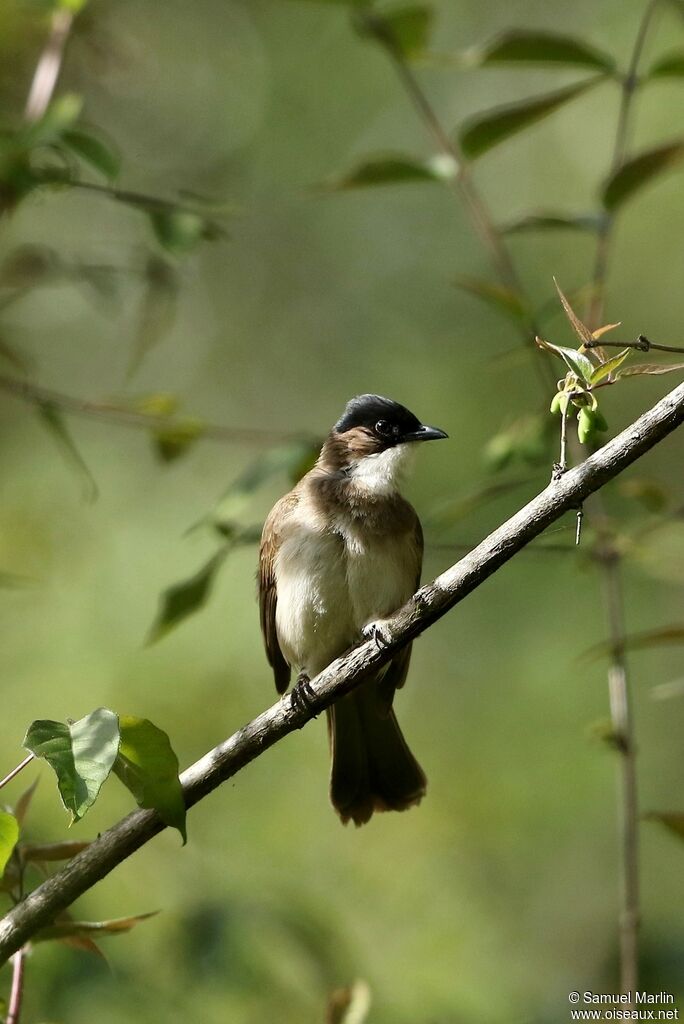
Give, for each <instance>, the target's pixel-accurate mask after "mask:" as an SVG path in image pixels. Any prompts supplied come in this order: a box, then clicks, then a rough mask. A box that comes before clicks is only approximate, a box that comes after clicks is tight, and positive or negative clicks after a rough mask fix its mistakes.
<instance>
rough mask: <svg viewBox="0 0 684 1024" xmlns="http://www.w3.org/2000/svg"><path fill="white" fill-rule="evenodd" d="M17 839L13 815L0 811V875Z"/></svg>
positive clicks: (17, 832)
mask: <svg viewBox="0 0 684 1024" xmlns="http://www.w3.org/2000/svg"><path fill="white" fill-rule="evenodd" d="M18 839H19V822H18V821H17V819H16V818H15V817H14V815H13V814H8V813H7V811H0V875H2V873H3V871H4V870H5V867H6V866H7V861H8V860H9V859H10V857H11V856H12V850H13V849H14V847H15V846H16V845H17V841H18Z"/></svg>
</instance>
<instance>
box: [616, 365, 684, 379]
mask: <svg viewBox="0 0 684 1024" xmlns="http://www.w3.org/2000/svg"><path fill="white" fill-rule="evenodd" d="M677 370H684V363H637V364H636V365H635V366H626V367H625V368H624V370H620V371H619V372H618V373H617V374H616V377H640V376H643V375H644V374H647V375H650V376H652V377H660V376H662V374H663V373H674V372H675V371H677Z"/></svg>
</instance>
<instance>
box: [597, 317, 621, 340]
mask: <svg viewBox="0 0 684 1024" xmlns="http://www.w3.org/2000/svg"><path fill="white" fill-rule="evenodd" d="M621 325H622V320H618V322H617V323H615V324H604V325H603V327H597V328H596V330H595V331H592V332H591V336H592V338H593V339H594V341H598V339H599V338H602V337H603V335H604V334H607V333H608V331H614V330H615V328H616V327H620V326H621Z"/></svg>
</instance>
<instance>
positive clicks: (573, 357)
mask: <svg viewBox="0 0 684 1024" xmlns="http://www.w3.org/2000/svg"><path fill="white" fill-rule="evenodd" d="M536 342H537V345H538V346H539V348H543V349H546V350H547V351H549V352H553V353H554V355H557V356H559V357H560V358H561V359H562V360H563V362H564V363H565V365H566V366H567V367H569V369H571V370H572V372H573V373H574V374H575V376H576V377H578V378H579V380H582V381H584V382H585V383H586V384H588V383H589V382H590V381H591V377H592V374H593V372H594V369H595V367H594V364H593V363H592V361H591V359H589V358H588V357H587V356H585V355H583V354H582V353H581V352H578V351H577V349H575V348H566V347H565V346H564V345H552V344H551V342H549V341H544V339H543V338H536Z"/></svg>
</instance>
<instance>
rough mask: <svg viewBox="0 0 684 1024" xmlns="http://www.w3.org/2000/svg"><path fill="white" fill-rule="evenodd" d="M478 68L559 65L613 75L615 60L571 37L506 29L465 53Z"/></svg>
mask: <svg viewBox="0 0 684 1024" xmlns="http://www.w3.org/2000/svg"><path fill="white" fill-rule="evenodd" d="M467 56H468V58H469V61H470V62H472V63H475V64H477V65H480V66H483V65H484V66H486V65H489V64H519V63H523V64H562V65H573V66H575V67H585V68H595V69H597V70H599V71H606V72H613V71H614V70H615V61H614V60H613V58H612V57H611V56H610V55H609V54H607V53H602V52H601V51H600V50H597V49H596V48H595V47H594V46H592V45H591V44H590V43H585V42H584V41H583V40H582V39H577V38H575V37H574V36H566V35H561V34H560V33H555V32H542V31H534V30H530V29H510V30H509V31H507V32H503V33H502V34H501V35H498V36H496V37H495V38H494V39H492V40H490V41H489V42H488V43H485V44H484V45H483V46H480V47H473V49H472V50H470V51H468V54H467Z"/></svg>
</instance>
